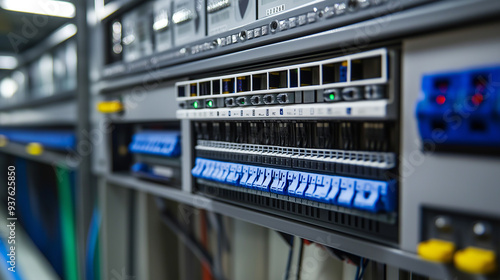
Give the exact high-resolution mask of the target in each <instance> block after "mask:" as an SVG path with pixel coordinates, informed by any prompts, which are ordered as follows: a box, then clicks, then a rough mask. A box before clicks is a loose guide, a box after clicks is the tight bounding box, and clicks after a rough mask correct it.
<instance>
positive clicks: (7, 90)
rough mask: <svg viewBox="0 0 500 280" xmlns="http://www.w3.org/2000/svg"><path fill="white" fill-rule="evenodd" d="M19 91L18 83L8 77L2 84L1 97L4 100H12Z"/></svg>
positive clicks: (0, 85)
mask: <svg viewBox="0 0 500 280" xmlns="http://www.w3.org/2000/svg"><path fill="white" fill-rule="evenodd" d="M17 89H18V85H17V83H16V81H14V80H13V79H11V78H9V77H7V78H4V79H3V80H2V81H1V82H0V95H1V96H2V97H3V98H11V97H12V96H14V94H15V93H16V91H17Z"/></svg>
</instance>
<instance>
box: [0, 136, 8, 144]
mask: <svg viewBox="0 0 500 280" xmlns="http://www.w3.org/2000/svg"><path fill="white" fill-rule="evenodd" d="M8 143H9V140H7V137H5V135H0V147H5V146H7V144H8Z"/></svg>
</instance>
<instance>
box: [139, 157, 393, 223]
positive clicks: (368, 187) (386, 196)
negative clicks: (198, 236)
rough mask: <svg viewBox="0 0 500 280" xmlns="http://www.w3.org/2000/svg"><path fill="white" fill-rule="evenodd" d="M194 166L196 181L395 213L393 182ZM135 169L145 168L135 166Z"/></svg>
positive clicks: (206, 163) (210, 163) (204, 163)
mask: <svg viewBox="0 0 500 280" xmlns="http://www.w3.org/2000/svg"><path fill="white" fill-rule="evenodd" d="M195 163H196V165H195V166H194V167H193V169H192V170H191V174H192V175H193V176H194V177H196V178H202V179H206V180H210V181H216V182H220V183H226V184H230V185H233V186H237V187H243V188H251V189H255V190H260V191H266V192H273V193H277V194H281V195H287V196H293V197H299V198H304V199H308V200H314V201H318V202H322V203H328V204H335V205H340V206H343V207H347V208H356V209H360V210H363V211H368V212H373V213H378V212H393V211H396V204H397V203H396V202H397V195H396V194H397V191H396V184H395V182H394V181H389V182H385V181H375V180H366V179H354V178H347V177H341V176H332V175H323V174H313V173H307V172H301V171H290V170H282V169H275V168H264V167H257V166H252V165H246V164H236V163H229V162H222V161H216V160H210V159H204V158H196V160H195ZM134 168H136V169H140V168H144V166H139V165H136V166H134ZM240 178H241V179H240Z"/></svg>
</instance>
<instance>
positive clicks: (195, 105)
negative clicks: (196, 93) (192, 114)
mask: <svg viewBox="0 0 500 280" xmlns="http://www.w3.org/2000/svg"><path fill="white" fill-rule="evenodd" d="M193 107H194V108H195V109H198V101H195V102H193Z"/></svg>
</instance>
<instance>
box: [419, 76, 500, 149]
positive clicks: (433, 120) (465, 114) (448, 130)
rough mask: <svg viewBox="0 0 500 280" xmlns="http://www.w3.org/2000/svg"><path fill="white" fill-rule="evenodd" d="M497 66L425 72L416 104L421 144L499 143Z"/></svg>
mask: <svg viewBox="0 0 500 280" xmlns="http://www.w3.org/2000/svg"><path fill="white" fill-rule="evenodd" d="M498 81H500V67H499V66H496V67H488V68H478V69H467V70H462V71H454V72H447V73H436V74H428V75H425V76H424V77H423V78H422V91H421V95H420V97H419V100H418V103H417V106H416V117H417V122H418V130H419V132H420V137H421V138H422V140H423V141H424V142H425V143H435V144H441V145H460V146H469V145H470V146H489V147H498V146H500V118H499V116H500V83H498Z"/></svg>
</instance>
